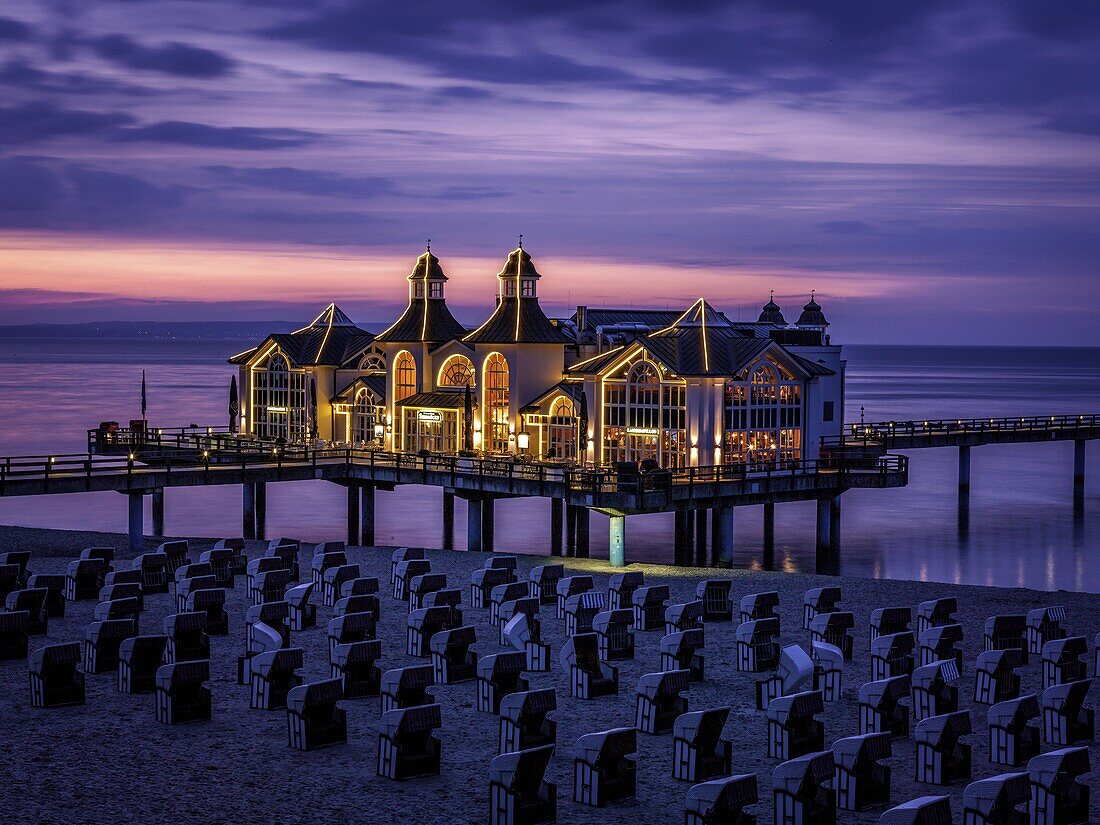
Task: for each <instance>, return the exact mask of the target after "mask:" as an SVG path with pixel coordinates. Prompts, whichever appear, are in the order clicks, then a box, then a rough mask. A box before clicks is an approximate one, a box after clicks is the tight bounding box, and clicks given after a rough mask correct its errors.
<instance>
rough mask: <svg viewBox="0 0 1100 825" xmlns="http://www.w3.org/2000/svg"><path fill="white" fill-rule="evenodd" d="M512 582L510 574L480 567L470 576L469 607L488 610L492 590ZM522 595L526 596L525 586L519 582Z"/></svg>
mask: <svg viewBox="0 0 1100 825" xmlns="http://www.w3.org/2000/svg"><path fill="white" fill-rule="evenodd" d="M512 581H513V577H512V572H511V571H509V570H505V569H503V568H499V567H481V568H478V569H477V570H475V571H474V572H473V573H472V574H471V575H470V606H471V607H476V608H488V607H489V597H490V595H491V594H492V591H493V588H494V587H498V586H499V585H502V584H509V583H511V582H512ZM519 584H520V588H521V589H522V591H523V595H524V596H526V595H527V585H526V584H525V583H523V582H520V583H519Z"/></svg>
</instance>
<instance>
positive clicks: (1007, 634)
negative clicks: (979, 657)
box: [982, 614, 1027, 665]
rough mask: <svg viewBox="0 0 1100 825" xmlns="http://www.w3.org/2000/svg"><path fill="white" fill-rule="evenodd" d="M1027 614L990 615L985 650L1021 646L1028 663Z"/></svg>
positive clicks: (986, 623)
mask: <svg viewBox="0 0 1100 825" xmlns="http://www.w3.org/2000/svg"><path fill="white" fill-rule="evenodd" d="M1026 635H1027V616H1026V615H1023V614H1010V615H1004V616H990V617H989V618H988V619H986V620H985V627H984V632H983V635H982V643H983V645H984V648H985V650H1008V649H1009V648H1019V649H1020V653H1021V654H1022V655H1023V663H1024V664H1025V665H1026V664H1027V640H1026V639H1025V638H1024V637H1025V636H1026Z"/></svg>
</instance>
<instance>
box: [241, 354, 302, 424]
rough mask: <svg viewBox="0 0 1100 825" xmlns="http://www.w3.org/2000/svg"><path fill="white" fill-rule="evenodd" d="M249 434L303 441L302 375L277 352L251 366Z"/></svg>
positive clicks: (300, 371)
mask: <svg viewBox="0 0 1100 825" xmlns="http://www.w3.org/2000/svg"><path fill="white" fill-rule="evenodd" d="M252 434H253V435H255V436H257V437H259V438H270V439H279V438H282V439H285V440H287V441H304V440H305V439H306V438H307V437H308V436H309V411H308V409H307V408H306V374H305V371H304V370H294V369H291V368H290V362H289V361H288V360H287V359H286V357H285V356H284V355H283V354H282V353H279V352H275V353H273V354H272V355H271V356H270V357H269V358H268V359H267V360H266V361H265V362H264V363H263V364H262V365H258V366H255V367H253V368H252Z"/></svg>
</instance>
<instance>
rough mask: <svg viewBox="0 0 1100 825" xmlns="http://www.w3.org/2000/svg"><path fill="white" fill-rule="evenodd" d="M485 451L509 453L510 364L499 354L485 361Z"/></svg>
mask: <svg viewBox="0 0 1100 825" xmlns="http://www.w3.org/2000/svg"><path fill="white" fill-rule="evenodd" d="M484 404H485V411H486V426H487V427H488V433H487V436H486V437H485V439H484V446H485V449H486V450H488V451H490V452H494V453H504V452H508V418H509V416H508V362H507V361H506V360H504V356H503V355H501V354H500V353H499V352H494V353H493V354H492V355H490V356H489V357H488V358H486V359H485V402H484Z"/></svg>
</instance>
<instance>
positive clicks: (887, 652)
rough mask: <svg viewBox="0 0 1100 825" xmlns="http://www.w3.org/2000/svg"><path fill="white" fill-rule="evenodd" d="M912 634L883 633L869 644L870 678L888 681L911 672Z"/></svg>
mask: <svg viewBox="0 0 1100 825" xmlns="http://www.w3.org/2000/svg"><path fill="white" fill-rule="evenodd" d="M915 646H916V645H915V642H914V639H913V634H912V633H910V632H908V631H903V632H900V633H883V634H881V635H879V636H876V637H875V640H874V641H873V642H871V678H872V679H889V678H890V677H892V676H908V675H909V674H910V673H912V672H913V648H914V647H915Z"/></svg>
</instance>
